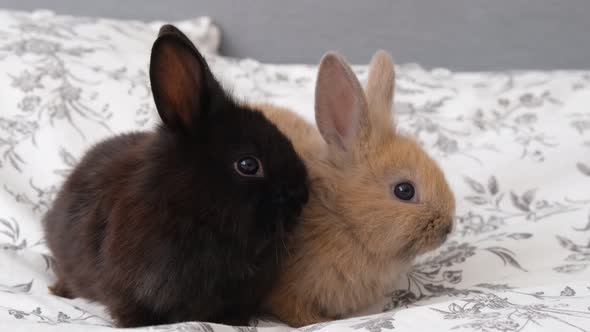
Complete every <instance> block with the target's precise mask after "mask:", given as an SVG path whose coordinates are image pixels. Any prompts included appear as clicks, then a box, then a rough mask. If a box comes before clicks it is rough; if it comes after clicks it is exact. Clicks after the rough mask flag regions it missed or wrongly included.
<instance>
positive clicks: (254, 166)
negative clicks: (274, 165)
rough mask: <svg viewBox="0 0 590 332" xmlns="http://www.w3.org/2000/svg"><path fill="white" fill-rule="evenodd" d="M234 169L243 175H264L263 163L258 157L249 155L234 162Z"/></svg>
mask: <svg viewBox="0 0 590 332" xmlns="http://www.w3.org/2000/svg"><path fill="white" fill-rule="evenodd" d="M234 169H235V170H236V172H238V174H240V175H242V176H253V177H262V175H263V173H262V165H261V164H260V160H258V158H256V157H252V156H248V157H244V158H241V159H238V160H237V161H236V162H235V163H234Z"/></svg>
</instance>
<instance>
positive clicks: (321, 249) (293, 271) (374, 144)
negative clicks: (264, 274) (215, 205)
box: [259, 51, 455, 326]
mask: <svg viewBox="0 0 590 332" xmlns="http://www.w3.org/2000/svg"><path fill="white" fill-rule="evenodd" d="M393 68H394V67H393V63H392V62H391V60H390V57H389V56H388V55H387V54H386V53H385V52H382V51H380V52H378V53H376V54H375V56H374V57H373V60H372V61H371V65H370V73H369V79H368V83H367V87H366V90H365V91H363V90H362V88H361V86H360V83H358V80H357V79H356V77H355V76H354V74H353V73H352V71H351V70H350V68H349V67H348V66H347V65H346V63H345V62H344V61H343V60H342V59H341V58H340V57H339V56H337V55H335V54H328V55H326V56H325V57H324V58H323V59H322V63H321V65H320V72H319V74H318V82H317V86H316V120H317V123H318V127H319V128H318V129H319V131H318V130H317V129H315V128H314V127H313V126H312V125H310V124H309V123H307V122H306V121H305V120H303V119H302V118H300V117H299V116H298V115H296V114H294V113H292V112H290V111H288V110H285V109H280V108H276V107H273V106H269V105H261V106H259V108H260V109H262V111H263V112H264V113H265V114H266V116H267V117H268V118H269V119H270V120H271V121H272V122H274V123H275V124H276V125H277V127H278V128H279V129H280V130H281V131H283V132H284V133H285V134H286V135H287V136H288V137H290V138H291V140H292V142H293V144H294V146H295V149H296V150H297V152H298V154H299V155H300V156H301V157H302V158H303V160H304V161H305V163H306V166H307V168H308V172H309V176H310V199H309V203H308V204H307V206H306V207H305V208H304V211H303V215H302V220H301V222H302V223H301V225H300V226H299V227H298V228H297V229H296V230H295V233H294V235H293V237H292V238H291V239H290V241H289V250H290V255H289V257H288V259H287V262H286V264H285V267H284V270H283V272H282V276H281V277H280V280H279V282H278V283H277V286H276V287H275V288H274V290H273V292H272V293H271V295H270V297H269V298H268V299H267V301H266V309H267V311H268V312H269V313H271V314H274V315H275V316H277V317H278V318H279V319H281V320H282V321H284V322H285V323H287V324H289V325H291V326H304V325H309V324H313V323H318V322H321V321H325V320H328V319H333V318H338V317H342V316H344V315H347V314H350V313H352V312H354V311H356V310H358V309H361V308H363V307H366V306H368V305H369V304H371V303H372V302H373V301H375V300H376V299H377V298H378V297H379V296H381V295H383V294H385V293H386V292H387V291H389V290H390V289H391V287H392V285H393V282H394V281H395V280H396V279H397V277H399V275H400V274H401V273H403V272H404V271H405V270H407V269H408V267H409V266H410V264H411V262H412V261H413V259H414V258H415V256H416V255H418V254H421V253H424V252H426V251H429V250H432V249H435V248H436V247H438V246H439V245H440V244H441V243H442V242H443V241H444V240H445V238H446V236H447V234H448V232H450V230H451V228H452V216H453V214H454V209H455V202H454V197H453V194H452V192H451V190H450V189H449V187H448V185H447V182H446V180H445V177H444V175H443V173H442V171H441V170H440V169H439V167H438V166H437V165H436V163H435V162H434V161H433V160H432V159H431V158H430V157H429V156H428V155H427V154H426V153H425V152H424V151H423V150H422V148H421V147H420V146H419V145H418V144H417V143H416V142H415V141H414V140H412V139H410V138H408V137H405V136H402V135H400V134H398V133H397V132H396V130H395V128H394V125H393V119H392V114H391V113H392V112H391V108H392V97H393V84H394V70H393ZM339 81H344V82H345V83H343V84H340V86H338V84H339V83H338V82H339ZM335 85H336V87H334V86H335ZM330 94H332V95H335V96H336V97H335V98H334V96H330ZM351 95H353V97H351ZM350 104H353V105H354V106H353V107H355V108H356V109H358V110H360V111H359V112H358V114H356V115H355V114H345V115H342V112H346V110H345V109H346V107H348V106H350ZM334 108H337V109H334ZM341 109H342V110H341ZM330 112H334V113H331V114H330ZM338 112H340V113H338ZM326 114H328V115H326ZM330 117H332V118H330ZM338 117H341V118H339V119H334V118H338ZM355 121H356V122H357V123H358V125H356V126H355V125H352V129H351V128H346V125H347V124H350V123H351V122H352V123H353V122H355ZM347 135H350V136H348V137H347ZM322 136H323V138H322ZM401 180H411V181H413V182H414V183H415V187H416V192H417V195H418V201H417V202H415V203H409V202H401V201H399V200H396V198H395V197H393V196H392V194H391V191H390V186H391V184H392V183H396V181H401Z"/></svg>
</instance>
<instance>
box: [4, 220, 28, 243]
mask: <svg viewBox="0 0 590 332" xmlns="http://www.w3.org/2000/svg"><path fill="white" fill-rule="evenodd" d="M2 238H4V241H5V242H4V241H3V240H2ZM26 247H27V240H26V239H21V238H20V227H19V225H18V222H17V221H16V220H14V219H10V220H8V219H3V218H0V250H11V251H17V250H21V249H24V248H26Z"/></svg>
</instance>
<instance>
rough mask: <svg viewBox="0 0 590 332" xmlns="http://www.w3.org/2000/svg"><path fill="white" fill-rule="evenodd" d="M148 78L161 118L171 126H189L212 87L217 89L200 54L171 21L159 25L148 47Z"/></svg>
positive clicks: (216, 84) (204, 108) (196, 116)
mask: <svg viewBox="0 0 590 332" xmlns="http://www.w3.org/2000/svg"><path fill="white" fill-rule="evenodd" d="M150 82H151V86H152V93H153V96H154V101H155V103H156V108H157V109H158V113H159V114H160V117H161V118H162V121H163V122H164V123H165V124H166V125H167V126H169V127H171V128H174V129H180V128H184V129H186V128H190V127H191V126H193V125H194V124H195V122H196V121H197V118H198V117H199V115H200V113H202V112H204V111H206V109H207V105H206V102H207V100H208V98H209V96H210V94H211V93H214V92H216V91H212V90H219V91H221V87H220V86H219V85H218V83H217V81H216V80H215V78H214V77H213V74H212V73H211V72H210V70H209V67H208V66H207V62H206V61H205V59H204V58H203V56H202V55H201V54H200V53H199V51H198V50H197V49H196V48H195V46H194V45H193V43H192V42H191V41H190V40H189V39H188V38H187V37H186V36H185V35H184V34H183V33H182V32H181V31H180V30H178V29H177V28H175V27H174V26H172V25H164V26H162V28H161V29H160V33H159V35H158V38H157V39H156V41H155V42H154V45H153V47H152V54H151V60H150Z"/></svg>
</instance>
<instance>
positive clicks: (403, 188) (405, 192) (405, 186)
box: [393, 182, 416, 201]
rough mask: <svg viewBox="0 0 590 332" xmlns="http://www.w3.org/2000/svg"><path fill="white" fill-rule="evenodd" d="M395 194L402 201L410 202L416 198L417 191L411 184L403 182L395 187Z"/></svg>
mask: <svg viewBox="0 0 590 332" xmlns="http://www.w3.org/2000/svg"><path fill="white" fill-rule="evenodd" d="M393 194H394V195H395V197H397V198H399V199H401V200H402V201H409V200H411V199H412V198H414V195H415V194H416V191H415V190H414V186H413V185H412V184H411V183H408V182H402V183H398V184H396V185H395V186H394V187H393Z"/></svg>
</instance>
